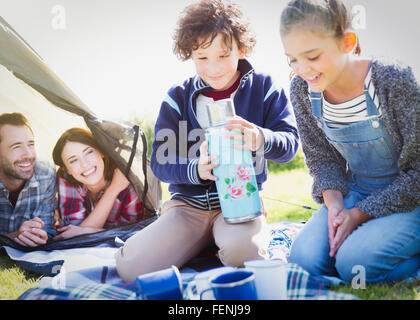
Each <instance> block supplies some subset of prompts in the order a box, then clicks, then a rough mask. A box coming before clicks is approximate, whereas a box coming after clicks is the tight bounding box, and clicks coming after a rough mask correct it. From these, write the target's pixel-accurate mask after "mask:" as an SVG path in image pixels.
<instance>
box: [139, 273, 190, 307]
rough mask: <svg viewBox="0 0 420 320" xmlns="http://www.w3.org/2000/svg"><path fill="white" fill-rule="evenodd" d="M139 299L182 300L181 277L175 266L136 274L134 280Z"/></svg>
mask: <svg viewBox="0 0 420 320" xmlns="http://www.w3.org/2000/svg"><path fill="white" fill-rule="evenodd" d="M134 284H135V287H136V295H137V298H138V299H141V300H182V299H183V294H182V278H181V274H180V273H179V270H178V268H177V267H176V266H172V267H171V268H168V269H164V270H159V271H156V272H152V273H147V274H143V275H141V276H138V277H137V278H136V280H135V282H134Z"/></svg>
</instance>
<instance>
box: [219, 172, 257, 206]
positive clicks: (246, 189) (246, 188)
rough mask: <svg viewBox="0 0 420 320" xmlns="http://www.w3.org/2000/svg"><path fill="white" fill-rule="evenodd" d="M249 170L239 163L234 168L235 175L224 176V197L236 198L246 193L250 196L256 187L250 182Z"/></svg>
mask: <svg viewBox="0 0 420 320" xmlns="http://www.w3.org/2000/svg"><path fill="white" fill-rule="evenodd" d="M250 174H251V170H250V169H249V168H248V167H247V166H245V165H239V166H238V167H237V169H236V174H235V177H231V178H225V183H226V184H227V185H228V187H227V193H226V194H225V197H224V198H225V199H232V200H237V199H240V198H242V196H244V195H246V196H248V197H250V196H251V194H252V193H254V192H255V191H257V187H256V186H255V185H254V184H252V183H251V182H250V181H251V177H250Z"/></svg>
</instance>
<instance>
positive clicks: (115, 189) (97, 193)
mask: <svg viewBox="0 0 420 320" xmlns="http://www.w3.org/2000/svg"><path fill="white" fill-rule="evenodd" d="M53 159H54V162H55V164H56V165H57V166H59V167H60V168H59V170H58V173H57V180H58V181H57V185H58V202H59V210H60V216H61V220H62V221H63V223H64V225H65V226H64V227H62V228H59V229H58V231H59V232H60V234H59V235H58V236H56V237H55V238H54V239H55V240H59V239H66V238H70V237H73V236H76V235H79V234H83V233H90V232H96V231H102V230H104V229H106V228H111V227H117V226H120V225H123V224H127V223H132V222H137V221H139V220H141V219H142V217H143V212H144V211H143V208H144V206H143V203H142V202H141V200H140V199H139V198H138V196H137V194H136V192H135V191H134V188H133V186H132V185H131V184H130V182H129V181H128V180H127V178H126V177H125V176H124V175H123V174H122V172H121V171H120V170H119V169H118V168H115V165H114V164H113V163H112V162H111V160H110V159H109V158H108V157H107V156H106V155H105V153H103V152H102V151H101V149H100V148H99V146H98V145H97V143H96V141H95V139H94V137H93V135H92V133H91V132H90V131H88V130H85V129H82V128H71V129H69V130H67V131H66V132H64V133H63V135H62V136H61V137H60V138H59V139H58V141H57V143H56V145H55V147H54V150H53Z"/></svg>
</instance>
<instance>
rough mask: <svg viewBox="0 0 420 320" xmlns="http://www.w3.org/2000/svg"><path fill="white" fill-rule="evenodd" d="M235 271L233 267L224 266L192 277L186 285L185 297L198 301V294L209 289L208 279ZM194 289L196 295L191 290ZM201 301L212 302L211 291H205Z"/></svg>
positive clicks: (212, 295)
mask: <svg viewBox="0 0 420 320" xmlns="http://www.w3.org/2000/svg"><path fill="white" fill-rule="evenodd" d="M233 270H236V268H235V267H231V266H225V267H219V268H214V269H210V270H207V271H204V272H200V273H199V274H197V275H196V276H195V277H194V280H192V281H190V282H189V283H188V285H187V288H186V291H187V296H188V298H189V299H191V300H200V294H201V293H202V292H203V291H204V290H207V289H209V288H210V279H211V278H214V277H216V276H218V275H221V274H223V273H226V272H230V271H233ZM194 287H195V291H196V293H194V290H193V288H194ZM201 299H202V300H214V294H213V292H212V291H211V290H209V291H206V292H204V293H203V294H202V298H201Z"/></svg>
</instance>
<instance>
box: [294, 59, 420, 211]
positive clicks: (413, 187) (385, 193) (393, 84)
mask: <svg viewBox="0 0 420 320" xmlns="http://www.w3.org/2000/svg"><path fill="white" fill-rule="evenodd" d="M372 81H373V84H374V86H375V90H376V92H377V95H378V97H379V103H380V106H381V108H382V119H383V121H384V123H385V126H386V128H387V129H388V131H389V133H390V135H391V137H392V140H393V142H394V144H395V147H396V148H397V150H398V152H399V153H400V156H399V159H398V166H399V168H400V174H399V175H398V176H397V178H396V179H395V180H394V181H393V182H392V183H391V184H390V185H389V186H387V187H386V188H384V189H382V190H379V191H376V192H374V193H372V194H371V195H370V196H368V197H366V198H365V199H363V200H362V201H360V202H358V203H356V205H355V206H356V207H357V208H358V209H359V210H361V211H362V212H364V213H366V214H368V215H370V216H372V217H382V216H386V215H389V214H392V213H402V212H411V211H413V210H414V209H415V208H416V207H418V206H419V205H420V87H419V84H418V83H417V81H416V79H415V77H414V75H413V73H412V71H411V68H410V67H407V66H402V65H401V64H397V63H385V62H383V61H382V60H381V61H379V60H376V59H375V60H373V61H372ZM290 100H291V103H292V105H293V109H294V111H295V115H296V120H297V126H298V132H299V135H300V139H301V143H302V148H303V152H304V155H305V162H306V165H307V166H308V168H309V173H310V175H311V176H312V177H313V179H314V183H313V186H312V197H313V198H314V200H315V201H316V202H318V203H323V202H324V200H323V197H322V192H323V191H324V190H327V189H336V190H340V191H341V192H342V193H343V196H345V195H346V194H347V193H348V187H347V184H346V182H345V174H346V161H345V160H344V159H343V157H342V156H341V155H340V154H339V153H338V151H336V149H335V148H334V147H333V146H332V145H331V144H330V143H329V142H328V141H327V139H326V138H325V134H324V133H323V131H322V130H321V129H320V128H319V127H318V126H317V122H316V118H315V117H314V116H313V114H312V108H311V102H310V99H309V93H308V85H307V83H306V81H305V80H303V79H302V78H301V77H299V76H295V77H294V78H293V80H292V83H291V88H290Z"/></svg>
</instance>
